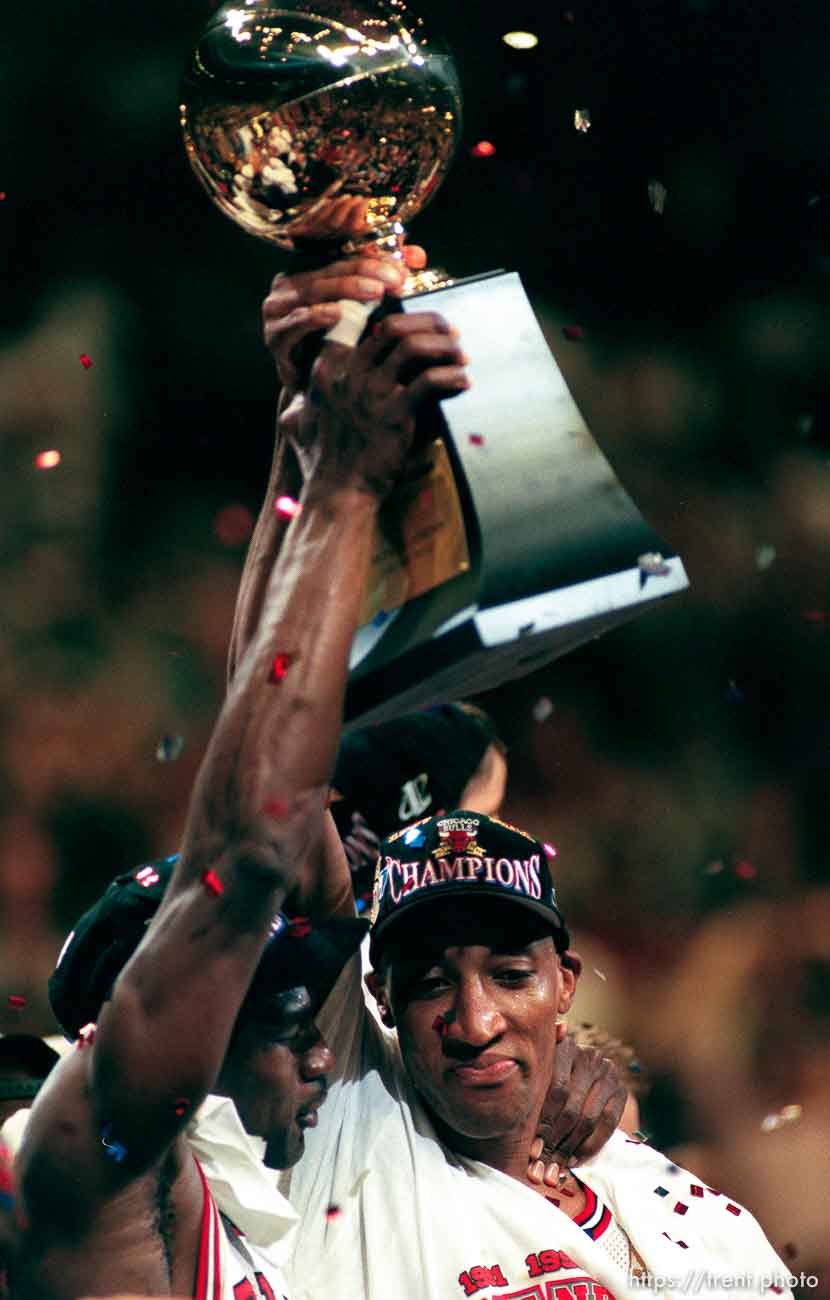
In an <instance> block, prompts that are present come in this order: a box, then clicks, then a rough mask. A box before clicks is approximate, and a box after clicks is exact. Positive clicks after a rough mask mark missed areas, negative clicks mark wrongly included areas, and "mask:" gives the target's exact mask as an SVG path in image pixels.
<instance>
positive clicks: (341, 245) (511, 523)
mask: <svg viewBox="0 0 830 1300" xmlns="http://www.w3.org/2000/svg"><path fill="white" fill-rule="evenodd" d="M181 123H182V129H183V132H184V138H185V146H186V149H187V153H188V156H189V159H190V162H191V165H192V167H193V170H194V171H195V173H196V175H197V176H198V178H199V180H200V181H201V182H202V184H203V185H204V186H205V188H206V189H207V191H208V194H209V195H210V197H211V199H212V200H213V201H214V203H215V204H216V205H217V206H218V207H219V208H220V209H221V211H222V212H224V213H225V215H226V216H228V217H230V218H231V219H232V220H233V221H235V222H236V223H237V225H239V226H241V227H242V229H243V230H246V231H247V232H248V233H249V234H252V235H254V236H256V237H258V238H260V239H264V240H267V241H268V242H270V243H273V244H275V245H277V246H278V247H279V248H281V249H284V250H288V251H295V252H296V251H302V252H303V253H305V254H307V253H308V250H309V248H315V247H319V249H320V254H321V256H322V257H325V256H326V255H329V256H330V255H331V254H332V253H333V252H334V251H342V252H347V253H348V252H358V251H364V250H372V249H374V250H375V251H378V252H382V253H384V254H386V255H391V256H397V257H400V256H401V255H402V254H401V248H402V245H403V241H404V238H405V229H404V223H406V222H408V221H409V220H411V219H412V218H413V217H415V216H416V215H417V213H418V212H420V211H421V210H422V208H423V207H424V206H425V205H426V204H427V203H428V202H429V200H430V199H431V198H432V197H433V195H434V194H435V192H436V191H437V189H438V187H439V186H440V184H441V183H442V181H443V180H444V177H445V175H446V173H447V171H448V169H449V166H450V163H451V161H452V157H453V153H454V150H455V146H456V143H457V140H458V136H459V132H460V123H461V92H460V87H459V83H458V78H457V75H456V72H455V68H454V65H453V62H452V58H451V56H450V54H449V51H448V50H447V48H446V46H445V45H444V44H443V43H442V42H441V41H440V40H438V39H436V38H435V37H431V36H429V35H428V34H427V32H426V30H425V28H424V24H423V23H422V21H421V20H420V19H419V18H418V17H417V16H416V15H415V14H413V13H412V11H411V10H410V8H409V6H408V4H406V3H404V0H355V2H352V0H282V3H274V2H272V0H236V3H230V4H226V5H224V6H223V7H222V8H220V9H218V10H217V12H216V13H215V14H214V15H213V17H212V18H211V19H210V21H209V22H208V24H207V26H206V28H205V30H204V32H203V34H202V36H201V38H200V40H199V42H198V45H197V47H196V50H195V53H194V56H193V60H192V63H191V66H190V68H189V70H188V72H187V74H186V76H185V81H184V86H183V92H182V104H181ZM426 294H428V295H429V302H428V304H427V305H428V306H429V308H430V309H435V310H437V311H440V312H442V313H443V314H444V315H445V316H446V317H447V318H448V319H449V320H450V321H451V322H452V323H453V324H454V325H456V326H457V327H458V328H459V329H460V331H461V334H462V337H463V339H464V346H465V350H466V351H467V352H468V353H469V355H470V356H471V357H472V364H471V367H470V373H471V377H472V380H473V386H472V388H471V389H470V391H469V392H466V393H464V394H463V395H461V396H459V397H456V398H454V399H453V401H452V402H450V403H447V405H446V408H444V407H443V406H440V405H436V406H435V407H434V408H430V409H429V410H428V411H427V412H425V413H424V417H423V419H422V420H421V421H420V427H419V438H420V439H421V440H422V442H423V444H424V445H425V446H426V447H427V448H428V449H429V450H430V452H431V456H430V457H429V459H431V465H432V468H431V470H430V471H429V472H428V473H427V475H426V476H425V477H424V478H423V480H422V481H421V482H420V484H419V487H418V490H417V492H415V493H414V494H413V493H410V494H409V499H408V500H407V503H406V507H405V509H402V508H399V509H398V510H397V517H394V518H393V522H394V524H395V527H394V529H393V530H392V529H390V528H388V527H387V528H384V529H383V530H382V531H381V530H379V531H378V536H377V547H376V554H375V557H374V562H373V566H372V572H371V576H370V583H369V597H368V602H367V605H366V608H365V610H364V624H363V626H362V627H361V628H360V629H359V631H358V634H357V636H356V638H355V642H354V646H353V649H352V657H351V672H350V682H349V690H348V695H347V700H346V715H347V718H348V719H349V722H350V723H351V724H354V723H356V722H360V723H361V724H362V723H366V722H378V721H381V720H383V719H385V718H388V717H392V716H395V715H396V714H398V713H403V712H409V711H411V710H413V709H417V708H420V707H426V706H429V705H433V704H437V703H440V702H443V701H446V700H451V699H455V698H458V697H459V696H464V695H471V694H475V693H479V692H481V691H483V690H486V689H489V688H490V687H491V686H495V685H497V684H499V683H500V682H502V681H504V680H506V679H508V678H510V677H515V676H520V675H522V674H523V673H526V672H529V671H531V670H532V669H535V668H537V667H540V666H541V665H542V664H543V663H545V662H547V661H549V660H551V659H553V658H555V657H556V656H557V655H559V654H562V653H563V652H564V651H566V650H568V649H571V648H573V647H574V646H576V645H578V644H580V643H581V642H583V641H586V640H588V639H590V638H592V637H595V636H596V635H598V633H599V632H601V631H603V630H605V629H606V628H608V627H611V626H614V625H615V624H618V623H621V622H624V621H626V620H627V619H628V618H630V617H632V616H633V615H634V614H635V613H636V612H637V611H638V610H639V609H641V608H642V607H644V606H645V605H648V604H651V603H652V602H653V601H654V600H655V599H659V598H661V597H663V596H668V595H671V594H674V593H676V592H679V591H681V590H683V589H684V588H685V586H686V585H687V583H686V577H685V573H684V571H683V566H682V563H681V562H680V560H679V559H678V558H677V557H672V558H669V559H666V560H664V559H663V554H662V553H663V552H664V551H665V546H663V545H662V543H660V541H659V539H658V538H657V537H656V536H655V535H654V533H653V532H652V531H651V529H650V528H649V527H648V525H647V524H646V523H645V521H644V520H643V518H642V516H641V515H640V514H639V512H638V511H637V509H636V507H635V506H634V504H633V502H632V501H631V499H630V498H629V497H628V496H627V494H626V493H625V491H624V489H623V488H622V487H621V485H620V484H619V482H618V481H617V479H616V477H615V475H614V473H613V470H612V469H611V467H610V465H609V464H608V462H607V461H606V460H605V458H604V457H603V455H602V453H601V452H600V450H599V448H598V447H597V446H596V443H595V442H594V441H593V439H592V437H591V435H590V433H589V431H588V429H587V427H586V426H585V423H584V421H583V420H582V417H581V416H580V414H579V411H578V409H577V407H576V405H575V403H574V401H573V398H572V397H571V395H570V393H569V392H568V390H567V387H566V386H565V383H564V380H563V379H562V376H561V373H560V371H559V369H558V367H557V365H556V362H555V360H554V358H553V357H552V355H551V353H550V351H549V349H548V347H547V345H546V343H545V340H544V337H543V335H542V333H541V330H540V329H539V326H538V324H537V322H536V319H535V316H534V314H533V311H532V309H531V307H530V304H529V302H528V300H527V298H526V296H525V294H524V290H523V289H522V286H521V282H520V280H519V277H518V276H517V275H516V274H515V273H504V272H496V273H491V274H486V275H483V276H476V277H472V278H471V279H468V280H463V281H453V280H451V279H450V278H449V277H448V276H447V275H446V274H445V273H443V272H437V271H426V272H419V273H417V275H415V276H410V277H409V279H408V281H407V285H406V288H405V291H404V295H403V297H402V299H401V301H400V302H399V303H397V304H395V305H396V306H397V307H398V308H399V309H400V310H403V311H407V310H409V311H411V310H420V309H421V308H422V299H423V297H424V295H426ZM344 308H345V310H344V321H343V322H341V325H340V326H338V327H336V329H335V331H333V332H332V335H333V337H335V338H338V339H339V340H340V341H346V342H350V343H356V342H357V341H358V339H359V337H360V336H361V334H362V332H363V329H364V327H365V325H366V323H367V318H368V315H369V314H370V312H371V310H372V308H371V306H370V307H369V308H367V307H366V305H365V304H357V303H354V304H344ZM394 514H395V512H394V511H393V516H394ZM389 517H390V516H389V511H387V514H386V518H387V521H388V520H389ZM655 556H657V557H658V558H659V560H660V564H659V565H655V563H654V558H655ZM641 560H642V561H648V566H649V567H648V568H647V569H646V568H644V567H643V565H642V564H641V563H640V561H641Z"/></svg>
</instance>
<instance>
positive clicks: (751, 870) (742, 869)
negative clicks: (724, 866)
mask: <svg viewBox="0 0 830 1300" xmlns="http://www.w3.org/2000/svg"><path fill="white" fill-rule="evenodd" d="M735 875H736V876H737V877H738V879H739V880H754V879H755V877H756V876H757V875H758V869H757V867H753V865H752V863H751V862H736V863H735Z"/></svg>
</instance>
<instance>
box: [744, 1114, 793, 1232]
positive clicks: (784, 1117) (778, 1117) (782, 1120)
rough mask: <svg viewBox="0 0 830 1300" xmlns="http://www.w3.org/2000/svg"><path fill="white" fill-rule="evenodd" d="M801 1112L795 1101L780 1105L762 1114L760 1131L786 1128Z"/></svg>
mask: <svg viewBox="0 0 830 1300" xmlns="http://www.w3.org/2000/svg"><path fill="white" fill-rule="evenodd" d="M801 1114H802V1107H801V1106H799V1105H798V1104H797V1103H795V1104H793V1105H791V1106H782V1107H781V1109H780V1110H777V1111H774V1112H773V1113H772V1114H771V1115H765V1116H764V1118H763V1119H762V1120H761V1132H762V1133H775V1132H776V1130H777V1129H779V1128H786V1126H787V1125H788V1124H797V1123H798V1121H799V1120H800V1119H801ZM727 1208H728V1207H727Z"/></svg>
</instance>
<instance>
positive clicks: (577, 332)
mask: <svg viewBox="0 0 830 1300" xmlns="http://www.w3.org/2000/svg"><path fill="white" fill-rule="evenodd" d="M562 333H563V334H564V335H565V338H566V339H570V341H571V342H572V343H578V342H579V341H580V340H581V339H584V338H585V328H584V326H582V325H563V326H562Z"/></svg>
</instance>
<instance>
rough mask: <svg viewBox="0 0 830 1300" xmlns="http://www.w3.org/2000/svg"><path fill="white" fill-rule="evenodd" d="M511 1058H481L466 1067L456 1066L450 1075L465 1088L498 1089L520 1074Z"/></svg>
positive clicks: (468, 1063) (470, 1062)
mask: <svg viewBox="0 0 830 1300" xmlns="http://www.w3.org/2000/svg"><path fill="white" fill-rule="evenodd" d="M518 1070H519V1066H518V1064H517V1062H516V1061H514V1060H513V1058H512V1057H511V1056H487V1055H485V1056H480V1057H479V1058H478V1060H476V1061H468V1062H467V1064H466V1065H454V1066H453V1067H452V1069H451V1070H450V1072H449V1073H450V1075H451V1076H452V1077H453V1078H455V1079H457V1080H458V1082H459V1083H460V1084H462V1086H463V1087H465V1088H497V1087H499V1085H500V1084H503V1083H506V1082H507V1081H508V1080H509V1079H511V1078H512V1077H513V1076H514V1075H515V1074H517V1073H518Z"/></svg>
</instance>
